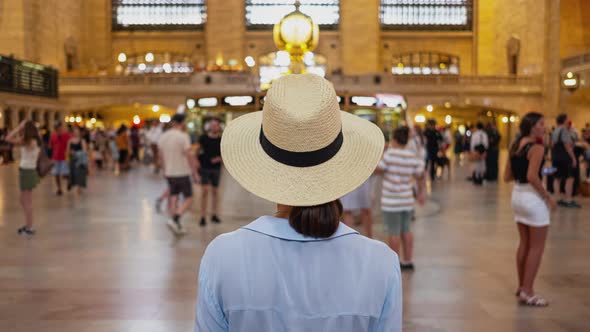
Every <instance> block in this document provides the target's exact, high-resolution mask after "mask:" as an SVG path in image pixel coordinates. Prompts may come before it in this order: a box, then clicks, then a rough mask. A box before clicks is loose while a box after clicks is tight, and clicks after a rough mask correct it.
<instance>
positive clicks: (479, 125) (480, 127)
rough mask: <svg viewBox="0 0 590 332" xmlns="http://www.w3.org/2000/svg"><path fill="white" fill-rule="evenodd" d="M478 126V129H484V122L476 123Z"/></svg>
mask: <svg viewBox="0 0 590 332" xmlns="http://www.w3.org/2000/svg"><path fill="white" fill-rule="evenodd" d="M476 127H477V129H479V130H481V129H483V123H481V122H478V123H477V125H476Z"/></svg>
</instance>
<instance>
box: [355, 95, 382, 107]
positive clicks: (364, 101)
mask: <svg viewBox="0 0 590 332" xmlns="http://www.w3.org/2000/svg"><path fill="white" fill-rule="evenodd" d="M351 101H352V103H353V104H355V105H358V106H374V105H375V104H376V103H377V98H375V97H361V96H353V97H352V99H351Z"/></svg>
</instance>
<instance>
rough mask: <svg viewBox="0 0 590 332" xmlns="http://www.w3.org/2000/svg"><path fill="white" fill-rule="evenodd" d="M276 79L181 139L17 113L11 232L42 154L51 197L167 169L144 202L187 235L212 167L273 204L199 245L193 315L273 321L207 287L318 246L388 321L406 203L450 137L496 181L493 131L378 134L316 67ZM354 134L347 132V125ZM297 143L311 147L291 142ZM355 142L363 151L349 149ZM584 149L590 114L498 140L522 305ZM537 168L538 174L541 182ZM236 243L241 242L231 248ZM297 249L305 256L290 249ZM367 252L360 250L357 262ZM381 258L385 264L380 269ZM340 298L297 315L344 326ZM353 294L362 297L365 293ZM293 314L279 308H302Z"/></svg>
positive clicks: (205, 210)
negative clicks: (376, 236) (261, 106)
mask: <svg viewBox="0 0 590 332" xmlns="http://www.w3.org/2000/svg"><path fill="white" fill-rule="evenodd" d="M287 77H291V78H282V79H280V80H277V82H276V83H275V84H273V87H272V88H271V90H270V91H269V92H268V96H267V98H268V99H269V102H268V103H266V104H265V111H264V112H262V115H261V114H260V113H252V114H248V115H245V116H242V117H239V118H238V119H236V120H234V121H232V123H231V124H230V125H229V126H228V128H227V129H226V131H225V132H224V131H223V128H222V125H221V122H220V120H218V119H215V118H211V119H207V121H206V122H205V128H204V134H203V135H201V136H199V137H198V139H191V137H190V136H189V134H188V133H187V127H186V116H185V115H184V114H175V115H174V116H173V117H172V119H171V121H170V123H167V124H162V123H160V122H159V121H153V122H148V123H147V124H146V125H145V126H143V127H137V126H134V127H131V128H128V127H127V126H125V125H121V126H120V127H119V128H118V129H116V130H115V129H110V130H103V129H93V130H89V129H86V128H84V127H78V126H66V125H65V124H63V123H59V122H58V123H56V124H55V127H54V130H53V132H50V131H49V130H43V131H41V132H40V131H39V130H38V128H37V127H36V126H35V124H34V123H33V122H32V121H23V122H22V123H21V124H20V125H19V126H18V127H17V128H15V129H14V130H12V131H10V132H8V133H5V134H4V136H3V139H4V141H5V142H6V143H8V144H10V145H12V146H16V147H18V148H19V155H20V161H19V183H20V192H21V195H20V203H21V206H22V208H23V211H24V216H25V224H24V225H23V226H22V227H20V228H18V230H17V232H18V234H21V235H28V236H32V235H34V234H35V229H34V227H33V208H32V206H33V205H32V199H33V196H32V193H33V190H34V188H35V187H36V186H37V184H38V183H39V182H40V179H41V177H43V176H44V175H45V174H47V172H48V170H47V171H46V170H44V169H42V168H44V167H42V166H41V165H40V161H41V160H42V159H43V158H44V156H50V157H51V160H52V162H51V174H52V175H53V177H54V178H55V186H56V194H57V195H58V196H62V195H64V186H65V188H66V190H67V191H72V190H73V191H74V194H76V195H77V196H79V195H81V194H82V193H83V192H84V189H85V188H86V187H87V184H88V181H87V176H88V175H89V174H91V173H93V172H95V171H100V170H105V171H110V172H113V173H115V174H120V172H125V171H128V170H130V169H131V168H132V167H134V165H139V164H141V163H143V164H146V165H152V167H153V170H154V172H155V173H161V174H162V175H163V176H164V178H165V180H166V189H165V190H163V191H162V193H161V194H160V195H159V196H158V198H157V199H156V206H155V208H156V210H157V211H161V210H162V209H163V204H164V202H165V203H166V211H167V214H168V216H169V220H168V222H167V225H168V226H169V227H170V229H171V230H172V232H173V233H174V234H175V235H178V236H180V235H182V234H185V233H186V227H185V226H184V224H183V221H182V219H183V216H184V215H185V214H186V213H187V212H188V211H190V209H191V206H192V204H193V183H196V184H198V185H199V186H200V194H201V195H200V196H201V197H200V210H199V211H200V216H199V218H198V221H199V222H198V224H199V225H200V226H206V225H207V221H208V219H209V218H210V222H212V223H220V222H221V220H220V218H219V192H218V187H219V185H220V179H221V167H222V164H223V165H225V167H226V168H227V170H228V171H229V173H230V174H231V175H232V176H233V177H234V178H235V179H236V180H237V181H238V183H240V184H241V185H242V186H243V187H244V188H245V189H246V190H248V191H250V192H252V193H254V194H256V195H258V196H261V197H263V198H265V199H269V200H272V201H273V202H276V203H277V213H276V215H275V216H274V217H270V216H266V217H261V218H259V219H257V220H256V221H254V222H253V223H252V224H250V225H248V226H245V227H244V228H241V229H240V230H238V231H236V232H233V233H230V234H228V235H224V236H222V237H220V238H218V239H216V240H215V241H214V242H213V243H211V244H210V246H209V248H208V249H207V252H206V253H205V255H204V257H203V260H202V263H201V270H200V275H199V302H198V315H197V324H198V325H199V326H201V327H203V328H204V329H205V328H206V327H207V326H213V325H216V326H217V325H224V324H232V321H233V320H234V319H235V320H236V321H241V322H242V323H243V324H245V325H244V326H248V327H252V328H253V330H259V329H258V328H260V327H261V325H260V324H267V323H268V324H271V322H272V321H274V320H276V319H278V318H277V317H276V313H275V314H272V315H271V314H269V316H268V317H266V316H265V318H264V319H261V316H260V315H264V314H261V313H250V312H249V309H239V308H242V307H243V308H248V306H246V302H249V301H258V302H256V303H257V304H259V305H260V306H262V307H264V306H265V305H267V304H268V303H269V302H268V301H270V298H268V297H266V295H265V293H264V292H253V293H252V294H257V295H256V296H254V297H255V298H256V300H252V299H247V298H242V297H239V296H237V295H235V294H219V293H216V291H217V290H218V289H219V285H220V284H225V283H234V284H239V283H240V281H239V280H234V279H233V278H235V277H234V276H240V275H243V274H244V270H243V269H244V266H245V265H244V264H243V263H244V262H252V264H257V266H258V269H257V271H272V270H276V269H278V268H280V269H281V270H282V271H289V270H290V269H292V268H293V267H294V266H297V267H298V268H300V269H303V270H304V271H305V270H306V269H309V268H310V266H315V265H314V264H305V262H306V261H307V260H309V259H312V260H313V259H314V258H313V257H316V256H314V255H318V253H319V250H320V249H321V250H322V252H324V254H323V255H328V256H331V258H332V259H334V265H333V266H331V267H330V268H331V269H333V271H332V272H330V273H328V274H329V275H330V274H333V273H336V274H335V275H341V274H339V273H340V272H342V274H348V275H349V277H351V278H352V277H354V280H365V281H366V282H367V283H368V284H371V285H373V286H379V287H381V288H382V289H379V292H377V293H378V294H381V295H382V296H385V297H386V298H378V299H375V301H389V302H388V303H390V307H388V308H382V307H380V308H379V309H380V310H379V311H378V312H375V313H374V316H375V317H378V318H379V319H378V322H376V323H375V324H381V325H382V326H390V327H393V330H395V328H396V327H398V326H399V324H400V320H401V311H399V312H398V310H401V308H399V305H401V303H400V298H401V291H400V289H401V288H400V271H412V270H414V269H415V265H414V261H413V251H414V250H413V246H414V238H413V235H412V231H411V224H412V221H413V220H414V219H415V215H416V214H415V209H416V203H418V204H420V205H422V204H424V203H425V202H426V183H427V180H428V179H430V181H432V182H435V181H437V179H438V173H439V172H438V168H442V169H443V171H442V172H441V174H442V173H444V171H445V168H447V172H448V173H450V169H449V168H450V164H451V162H450V158H449V157H450V156H449V153H450V148H451V146H453V143H454V146H455V147H454V149H453V152H454V154H455V155H456V156H457V158H459V155H460V154H462V153H465V154H467V156H468V159H469V160H470V161H471V164H472V175H471V177H470V180H471V181H472V182H473V183H474V184H475V185H477V186H480V185H482V184H483V183H484V181H496V180H497V178H498V174H499V172H498V162H499V161H498V160H499V148H500V141H501V135H500V134H499V132H498V130H497V129H496V128H495V126H494V125H493V124H491V123H490V124H487V125H484V124H483V123H481V122H478V123H477V124H476V125H475V126H473V127H470V128H468V130H467V132H466V134H465V135H461V134H460V133H459V134H457V133H455V135H452V134H451V128H449V127H440V128H437V126H436V122H435V121H434V120H429V121H427V123H426V127H425V128H424V129H423V128H421V127H420V126H417V125H416V126H413V127H412V128H410V127H408V126H400V127H398V128H396V129H395V130H394V131H393V132H392V134H391V137H385V140H384V135H383V133H382V132H381V131H380V130H379V129H378V128H377V127H376V126H374V125H373V124H370V123H369V122H367V121H364V120H361V119H358V118H356V117H354V116H353V115H350V114H347V113H342V114H340V113H337V112H338V109H339V106H338V104H337V103H329V102H327V101H329V100H334V101H335V100H336V98H334V96H335V93H334V92H333V88H331V87H330V86H329V85H326V84H327V83H326V82H327V81H325V80H324V79H323V78H319V77H316V76H310V75H301V76H297V75H293V76H287ZM299 80H303V81H305V82H306V84H302V82H303V81H299ZM307 83H309V84H310V85H311V86H316V85H317V86H318V87H322V89H319V90H317V91H322V93H326V94H327V95H326V96H324V97H325V99H322V98H320V100H314V98H318V97H317V94H314V93H315V92H314V93H312V91H311V90H309V89H310V88H308V87H306V86H307ZM282 85H285V86H283V88H287V87H289V88H290V89H293V90H292V91H295V92H297V93H300V94H301V96H299V97H301V98H299V99H298V100H302V101H303V100H305V103H306V107H308V108H307V109H306V112H304V113H301V114H298V115H297V116H290V115H289V114H283V113H288V112H290V111H293V110H297V109H298V107H299V106H294V105H290V106H289V105H283V106H284V107H283V108H281V110H282V112H277V110H273V109H272V108H273V107H279V106H281V105H282V103H289V102H293V101H289V100H283V99H281V98H282V97H281V96H282V95H281V94H280V93H275V92H274V91H275V90H277V89H279V88H280V87H281V86H282ZM295 92H294V93H295ZM332 94H333V95H334V96H332ZM304 97H305V98H304ZM293 100H295V99H293ZM266 105H269V106H266ZM277 105H279V106H277ZM326 105H328V106H326ZM287 106H289V107H287ZM326 107H327V108H326ZM279 108H280V107H279ZM336 115H338V116H336ZM314 116H316V117H317V118H321V119H323V121H320V122H321V123H320V122H318V125H317V126H315V127H314V128H313V130H312V131H305V130H294V129H293V128H305V126H302V125H301V124H305V123H315V122H313V120H314V118H313V117H314ZM306 117H310V118H306ZM263 118H264V119H263ZM324 120H325V121H324ZM330 121H332V123H330ZM262 123H264V124H265V125H264V128H262ZM334 128H336V129H334ZM354 131H358V133H356V134H354V133H353V132H354ZM334 137H335V138H334ZM222 138H223V139H222ZM327 138H330V139H329V140H328V139H327ZM453 140H454V142H453ZM343 141H345V142H346V143H345V144H343ZM302 142H304V143H302ZM301 146H309V147H313V149H312V150H311V151H305V150H304V151H301ZM355 149H356V150H355ZM361 149H362V150H363V151H364V152H363V153H360V152H359V151H360V150H361ZM589 152H590V125H588V124H587V125H586V127H585V128H584V130H583V131H582V134H581V138H579V137H578V135H577V133H575V131H573V130H572V124H571V121H569V119H568V117H567V115H566V114H560V115H559V116H558V117H557V126H556V127H555V128H554V129H553V130H552V131H550V132H549V134H547V133H546V129H545V120H544V117H543V115H542V114H539V113H534V112H532V113H528V114H526V115H525V116H524V117H523V118H522V120H521V121H520V124H519V134H518V136H517V139H516V140H515V142H513V143H512V144H511V145H510V148H509V151H508V160H507V162H506V166H505V171H504V174H503V178H504V180H505V181H507V182H514V186H513V189H512V208H513V213H514V220H515V221H516V223H517V229H518V233H519V238H520V243H519V246H518V249H517V255H516V257H517V275H518V287H517V290H516V296H517V298H518V301H519V302H520V303H521V304H524V305H529V306H546V305H548V301H547V300H546V299H544V298H543V297H542V296H540V295H538V294H536V292H535V290H534V281H535V278H536V275H537V272H538V270H539V266H540V264H541V259H542V256H543V251H544V247H545V240H546V238H547V233H548V229H549V224H550V218H551V216H550V212H551V211H552V210H555V209H556V208H557V206H563V207H567V208H580V207H581V206H580V205H579V204H578V203H577V202H576V201H574V199H573V196H574V194H575V181H576V176H577V177H578V180H579V176H580V163H582V162H583V161H584V160H585V161H586V162H589V156H590V153H589ZM3 153H4V152H3ZM331 163H335V164H333V165H331ZM367 165H369V166H367ZM336 170H339V171H336ZM261 179H267V181H262V180H261ZM543 179H547V182H546V184H544V183H543ZM378 180H380V181H381V186H382V190H381V195H380V207H381V216H382V219H383V227H384V233H385V235H386V242H387V245H388V247H389V248H390V249H391V251H389V250H385V249H384V248H383V247H382V246H380V245H379V244H378V243H377V242H376V241H373V240H369V239H370V238H372V237H373V216H372V208H373V203H372V202H373V201H374V197H373V190H372V186H373V184H374V182H375V181H378ZM359 184H360V185H359ZM550 185H551V186H552V188H551V186H550ZM313 188H321V190H314V189H313ZM551 191H553V193H552V192H551ZM357 211H360V220H361V223H362V224H363V232H364V235H365V236H366V237H358V236H349V235H358V234H359V233H358V232H356V231H355V230H354V229H353V228H352V226H353V225H354V214H355V213H356V212H357ZM341 218H342V219H341ZM340 220H342V221H343V223H342V224H341V223H340V222H339V221H340ZM195 221H196V220H195ZM248 230H252V231H254V232H253V233H251V232H249V231H248ZM329 239H330V240H333V241H326V242H325V243H322V242H324V241H325V240H329ZM336 239H340V240H339V241H336ZM245 246H248V248H249V249H248V250H244V249H245ZM359 246H361V247H363V248H364V249H363V252H364V254H363V255H365V254H366V255H367V256H362V257H361V256H360V255H359V254H358V252H357V253H355V252H354V251H351V252H350V253H349V254H347V255H344V256H345V257H346V259H347V261H340V259H341V258H342V257H344V256H342V255H340V254H337V255H336V254H334V255H332V254H330V250H326V249H329V248H331V247H333V248H331V249H340V250H347V252H348V251H350V250H352V249H353V248H355V247H359ZM252 248H255V249H252ZM270 248H272V251H273V252H274V253H275V254H277V253H278V252H281V255H284V257H289V259H287V260H285V261H286V262H284V263H277V262H275V261H272V260H271V261H268V262H261V261H260V260H259V259H257V258H256V252H258V251H260V252H264V251H266V250H269V249H270ZM345 248H346V249H345ZM367 250H368V251H367ZM227 251H233V252H239V254H238V255H237V256H236V255H234V256H232V257H239V261H240V262H241V263H240V264H238V263H236V262H234V263H235V264H234V263H231V259H229V261H230V263H222V262H221V261H222V260H220V259H218V258H219V257H226V256H224V253H226V252H227ZM304 252H305V253H306V254H305V255H301V253H304ZM393 252H395V253H396V254H397V255H398V256H399V257H400V259H398V256H396V255H393ZM332 256H333V257H332ZM367 257H372V258H371V259H372V260H369V261H367ZM361 258H362V259H363V260H364V262H365V265H364V266H365V267H366V269H361V270H359V269H354V268H346V267H347V266H356V265H354V264H353V263H354V262H355V259H361ZM348 260H350V261H348ZM287 262H288V263H287ZM367 262H368V263H367ZM273 264H278V265H273ZM351 264H353V265H351ZM367 264H368V265H367ZM379 264H381V266H378V265H379ZM391 264H393V265H394V267H393V268H388V269H383V266H389V267H391ZM339 269H344V270H342V271H340V270H339ZM326 271H329V270H326ZM330 271H331V270H330ZM339 271H340V272H339ZM344 271H346V272H344ZM352 271H356V272H354V273H353V272H352ZM315 272H317V271H315ZM315 272H314V273H315ZM309 273H310V275H312V274H314V273H312V271H310V272H309ZM351 273H352V274H355V275H354V276H352V275H350V274H351ZM286 275H288V273H287V274H286ZM297 275H303V276H305V275H307V274H306V273H303V274H301V273H297ZM265 278H266V277H265V276H260V280H261V281H260V282H263V281H265V280H266V282H267V283H270V284H272V283H274V282H275V280H267V278H266V279H265ZM320 278H321V277H320ZM287 279H288V280H284V282H286V283H287V284H295V285H297V287H304V288H305V285H303V284H301V283H300V282H298V281H297V280H295V279H289V278H287ZM376 281H379V282H377V283H375V282H376ZM310 282H311V281H310ZM313 282H315V283H317V282H319V281H318V280H314V281H313ZM320 283H321V282H320ZM249 287H253V286H249ZM277 287H278V286H277ZM297 287H296V288H295V289H297ZM281 289H282V291H283V292H288V293H289V295H290V296H295V295H297V296H296V297H294V298H292V299H293V300H294V301H301V303H306V304H307V305H310V304H312V303H314V300H313V299H312V298H309V296H311V295H310V294H308V295H305V294H306V292H302V294H303V295H302V294H296V293H291V292H290V291H289V290H288V289H289V287H286V288H281ZM377 293H376V294H377ZM283 295H285V294H283ZM285 296H286V295H285ZM312 297H313V296H312ZM287 298H288V296H287ZM352 298H354V297H350V298H348V297H343V298H341V299H339V302H338V303H339V306H340V308H341V309H342V312H347V313H349V314H347V315H348V316H347V317H348V318H344V317H340V316H338V317H337V318H334V320H333V321H330V320H326V319H319V318H318V319H315V320H311V321H309V322H307V323H306V324H309V325H306V326H310V327H325V326H345V325H346V324H344V322H346V319H349V318H350V315H353V314H350V313H356V312H357V311H355V309H354V307H355V305H357V304H354V303H353V302H351V299H352ZM244 301H245V302H244ZM368 301H369V302H371V301H370V300H368ZM365 304H366V305H367V306H368V308H372V307H371V305H370V303H365ZM285 305H287V304H285ZM228 307H231V308H232V309H231V310H237V312H236V313H235V315H236V316H235V317H234V316H230V318H229V320H228V317H223V315H220V314H219V313H222V312H227V308H228ZM326 315H328V316H329V314H328V313H326ZM328 316H326V317H328ZM361 316H362V315H361ZM361 316H359V317H357V320H359V321H363V319H365V318H363V317H365V316H366V315H365V316H362V317H361ZM294 317H299V316H294ZM294 317H290V318H289V317H287V318H281V319H287V320H294V321H299V320H301V319H303V318H300V317H299V318H294ZM318 317H324V316H321V315H319V316H318ZM303 320H305V319H303ZM342 324H344V325H342ZM381 325H380V326H381ZM346 326H348V325H346Z"/></svg>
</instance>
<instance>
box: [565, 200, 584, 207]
mask: <svg viewBox="0 0 590 332" xmlns="http://www.w3.org/2000/svg"><path fill="white" fill-rule="evenodd" d="M564 206H565V207H568V208H576V209H580V208H582V206H581V205H580V204H578V203H576V202H575V201H569V202H567V203H565V205H564Z"/></svg>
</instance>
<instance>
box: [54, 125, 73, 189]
mask: <svg viewBox="0 0 590 332" xmlns="http://www.w3.org/2000/svg"><path fill="white" fill-rule="evenodd" d="M70 138H72V135H71V134H70V133H69V132H68V130H67V129H66V128H65V126H64V124H63V123H62V122H59V121H58V122H56V124H55V132H54V133H53V134H51V138H50V139H49V148H50V149H51V151H52V156H51V159H53V161H54V166H53V169H52V170H51V174H53V175H54V176H55V184H56V186H57V191H56V194H57V195H58V196H61V195H62V194H63V191H62V187H61V179H62V178H66V179H68V185H67V186H68V187H69V176H70V168H69V166H68V162H67V161H66V150H67V149H68V142H69V141H70Z"/></svg>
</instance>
